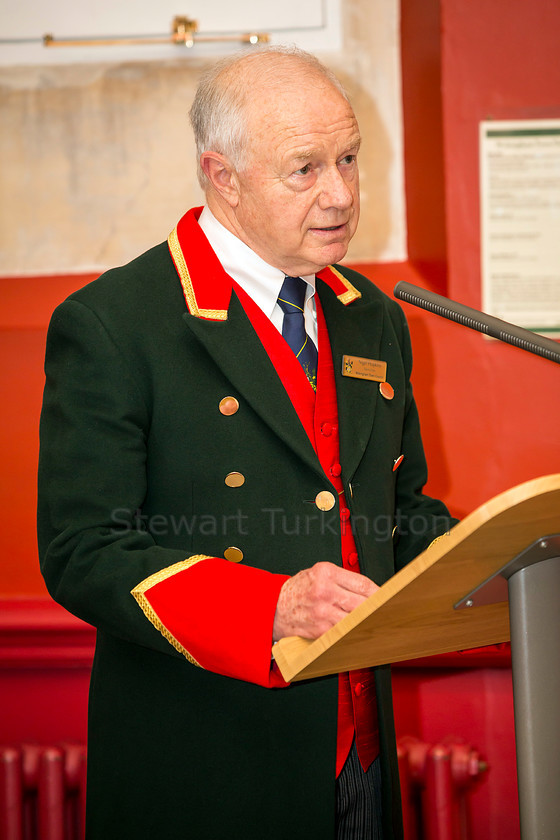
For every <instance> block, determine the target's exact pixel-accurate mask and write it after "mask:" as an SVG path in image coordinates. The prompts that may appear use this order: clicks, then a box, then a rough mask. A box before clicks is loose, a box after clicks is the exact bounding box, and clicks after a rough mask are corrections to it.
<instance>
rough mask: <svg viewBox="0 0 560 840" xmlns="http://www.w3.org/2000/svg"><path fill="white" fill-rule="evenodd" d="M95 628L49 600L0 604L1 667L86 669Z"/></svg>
mask: <svg viewBox="0 0 560 840" xmlns="http://www.w3.org/2000/svg"><path fill="white" fill-rule="evenodd" d="M94 646H95V629H94V628H93V627H91V626H90V625H89V624H85V623H84V622H83V621H80V619H78V618H76V617H75V616H73V615H71V614H70V613H69V612H67V611H66V610H64V609H63V608H62V607H61V606H59V605H58V604H56V603H55V602H54V601H52V600H50V599H49V598H10V599H8V598H5V599H2V600H1V601H0V667H1V668H4V669H6V668H15V669H21V668H45V667H47V668H69V669H73V668H84V667H86V668H89V667H90V666H91V663H92V660H93V650H94Z"/></svg>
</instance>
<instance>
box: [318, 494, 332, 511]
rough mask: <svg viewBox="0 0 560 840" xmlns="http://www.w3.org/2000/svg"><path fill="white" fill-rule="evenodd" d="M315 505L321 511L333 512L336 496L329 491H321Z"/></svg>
mask: <svg viewBox="0 0 560 840" xmlns="http://www.w3.org/2000/svg"><path fill="white" fill-rule="evenodd" d="M315 504H316V505H317V507H318V508H319V510H332V509H333V507H334V506H335V498H334V495H333V494H332V493H331V492H330V491H329V490H321V492H320V493H317V495H316V496H315Z"/></svg>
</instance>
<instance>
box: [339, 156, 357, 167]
mask: <svg viewBox="0 0 560 840" xmlns="http://www.w3.org/2000/svg"><path fill="white" fill-rule="evenodd" d="M355 160H356V155H346V157H343V158H342V160H341V161H340V162H341V164H342V165H343V166H349V165H350V164H351V163H354V161H355Z"/></svg>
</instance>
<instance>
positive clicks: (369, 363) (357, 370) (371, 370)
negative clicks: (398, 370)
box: [342, 356, 387, 382]
mask: <svg viewBox="0 0 560 840" xmlns="http://www.w3.org/2000/svg"><path fill="white" fill-rule="evenodd" d="M342 375H343V376H351V377H353V378H354V379H370V380H371V381H372V382H385V381H386V379H387V362H380V361H378V360H377V359H363V358H361V357H360V356H343V357H342Z"/></svg>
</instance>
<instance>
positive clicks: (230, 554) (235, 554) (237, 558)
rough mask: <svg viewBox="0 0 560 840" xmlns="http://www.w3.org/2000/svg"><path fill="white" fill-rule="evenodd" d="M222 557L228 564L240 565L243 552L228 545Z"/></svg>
mask: <svg viewBox="0 0 560 840" xmlns="http://www.w3.org/2000/svg"><path fill="white" fill-rule="evenodd" d="M224 557H225V558H226V560H229V561H230V563H241V561H242V560H243V552H242V551H241V549H240V548H236V547H235V546H234V545H230V547H229V548H226V550H225V551H224Z"/></svg>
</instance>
